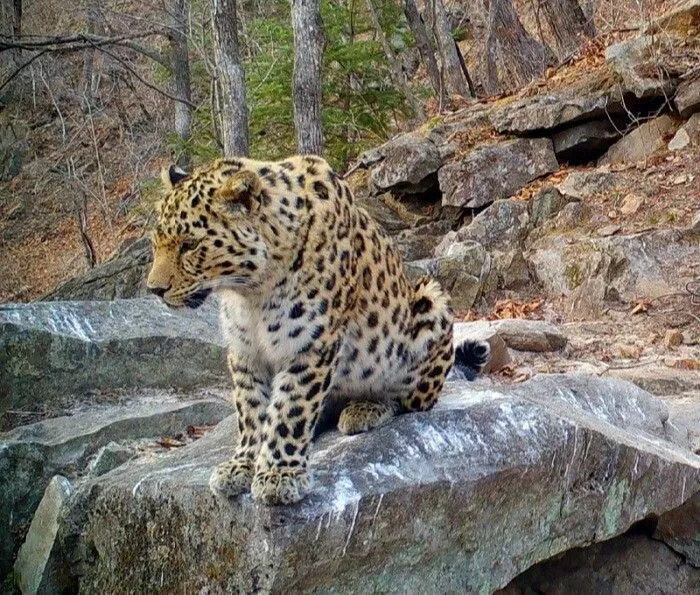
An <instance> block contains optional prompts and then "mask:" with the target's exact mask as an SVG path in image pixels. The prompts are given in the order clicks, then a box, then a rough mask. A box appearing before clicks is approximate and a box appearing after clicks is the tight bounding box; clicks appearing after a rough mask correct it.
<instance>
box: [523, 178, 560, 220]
mask: <svg viewBox="0 0 700 595" xmlns="http://www.w3.org/2000/svg"><path fill="white" fill-rule="evenodd" d="M567 202H568V201H567V200H566V199H565V198H564V195H562V193H561V192H559V190H557V189H556V188H554V187H553V186H545V187H544V188H542V189H541V190H540V191H539V192H538V193H537V194H536V195H535V196H533V197H532V200H531V201H530V203H529V207H530V209H529V213H530V222H531V223H532V225H533V226H538V225H541V224H542V223H544V222H545V221H547V220H548V219H551V218H552V217H554V215H556V214H557V213H558V212H559V211H560V210H561V209H562V207H563V206H564V205H565V204H566V203H567Z"/></svg>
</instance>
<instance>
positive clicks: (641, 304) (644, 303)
mask: <svg viewBox="0 0 700 595" xmlns="http://www.w3.org/2000/svg"><path fill="white" fill-rule="evenodd" d="M651 305H652V301H651V300H650V299H647V298H641V299H639V300H637V303H636V304H635V305H634V308H632V310H631V311H630V315H632V316H634V315H635V314H643V313H645V312H648V311H649V308H651Z"/></svg>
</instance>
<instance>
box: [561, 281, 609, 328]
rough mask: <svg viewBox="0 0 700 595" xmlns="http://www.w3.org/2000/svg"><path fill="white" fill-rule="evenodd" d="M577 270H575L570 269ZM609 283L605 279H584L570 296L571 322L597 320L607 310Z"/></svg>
mask: <svg viewBox="0 0 700 595" xmlns="http://www.w3.org/2000/svg"><path fill="white" fill-rule="evenodd" d="M570 270H575V269H570ZM607 287H608V285H607V283H606V282H605V279H604V278H603V277H600V276H598V277H592V278H589V279H583V280H582V281H581V283H580V285H578V286H577V287H575V288H574V289H573V291H572V292H571V295H570V296H569V300H568V305H567V312H568V315H569V319H570V320H595V319H596V318H598V317H599V316H600V315H601V314H602V313H603V310H604V309H605V291H606V290H607Z"/></svg>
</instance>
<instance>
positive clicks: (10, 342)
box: [0, 299, 226, 414]
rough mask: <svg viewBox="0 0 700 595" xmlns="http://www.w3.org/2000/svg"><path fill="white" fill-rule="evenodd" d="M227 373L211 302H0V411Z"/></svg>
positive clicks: (205, 381)
mask: <svg viewBox="0 0 700 595" xmlns="http://www.w3.org/2000/svg"><path fill="white" fill-rule="evenodd" d="M225 377H226V366H225V357H224V349H223V340H222V339H221V335H220V333H219V329H218V315H217V313H216V305H215V304H214V303H211V304H206V305H205V306H203V307H202V308H200V309H199V310H195V311H180V310H178V311H173V310H169V309H167V308H166V307H165V306H164V305H162V304H161V303H160V302H158V301H156V300H155V299H134V300H117V301H113V302H38V303H34V304H17V305H12V304H10V305H3V306H0V386H1V387H2V389H1V390H0V414H2V413H3V412H5V411H6V410H8V409H30V410H31V409H32V408H37V407H39V408H50V406H51V402H52V401H54V402H58V401H60V399H61V398H62V397H64V396H66V395H71V394H76V393H81V392H83V391H86V390H94V389H111V388H129V387H140V388H147V387H170V386H172V387H180V388H186V387H196V386H206V385H210V384H213V383H214V382H216V381H218V380H221V379H223V378H225Z"/></svg>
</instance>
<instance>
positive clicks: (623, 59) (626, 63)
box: [605, 35, 675, 98]
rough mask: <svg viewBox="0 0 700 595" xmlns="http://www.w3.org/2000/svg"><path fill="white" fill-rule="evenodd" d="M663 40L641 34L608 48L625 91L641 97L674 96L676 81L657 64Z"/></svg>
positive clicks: (609, 58) (612, 66)
mask: <svg viewBox="0 0 700 595" xmlns="http://www.w3.org/2000/svg"><path fill="white" fill-rule="evenodd" d="M662 43H663V42H661V41H660V40H659V38H658V37H655V36H652V35H641V36H639V37H633V38H632V39H628V40H626V41H622V42H620V43H616V44H614V45H611V46H610V47H608V48H607V49H606V50H605V59H606V60H607V62H608V64H609V65H610V68H611V70H612V71H613V73H615V74H616V75H617V77H618V78H619V80H620V82H621V85H622V88H623V89H624V90H625V91H628V92H631V93H634V95H635V96H636V97H638V98H642V97H659V96H663V95H668V96H671V95H673V92H674V91H675V82H674V81H673V80H672V79H670V78H667V76H666V74H665V71H664V70H663V69H661V68H659V67H658V66H656V65H657V64H658V59H659V58H658V57H659V52H660V44H662Z"/></svg>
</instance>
